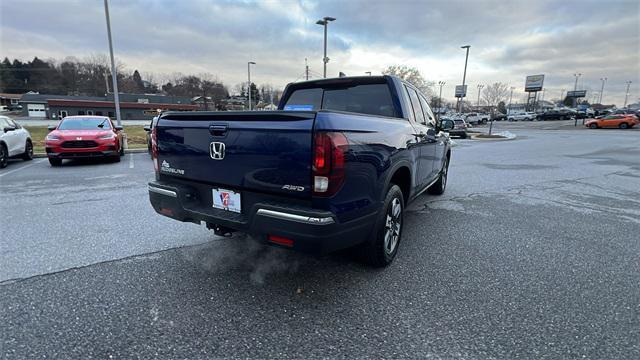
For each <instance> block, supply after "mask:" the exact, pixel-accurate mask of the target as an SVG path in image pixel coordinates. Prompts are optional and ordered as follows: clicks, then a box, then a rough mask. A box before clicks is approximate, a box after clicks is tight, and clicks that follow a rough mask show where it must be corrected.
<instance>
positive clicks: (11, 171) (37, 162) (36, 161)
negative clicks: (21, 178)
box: [0, 159, 47, 177]
mask: <svg viewBox="0 0 640 360" xmlns="http://www.w3.org/2000/svg"><path fill="white" fill-rule="evenodd" d="M45 160H47V159H40V160H34V161H33V163H31V164H29V165H25V166H23V167H21V168H17V169H13V170H9V171H7V172H6V173H2V174H0V177H3V176H7V175H9V174H12V173H14V172H16V171H20V170H24V169H26V168H28V167H32V166H33V165H38V164H39V163H41V162H43V161H45Z"/></svg>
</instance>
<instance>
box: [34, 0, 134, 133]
mask: <svg viewBox="0 0 640 360" xmlns="http://www.w3.org/2000/svg"><path fill="white" fill-rule="evenodd" d="M104 15H105V17H106V19H107V36H108V37H109V55H110V56H111V81H112V82H113V102H114V104H115V107H116V124H117V125H118V126H122V121H121V117H120V96H119V94H118V75H117V74H116V62H115V60H114V58H113V43H112V41H111V20H110V19H109V4H108V3H107V0H104ZM25 81H26V79H25Z"/></svg>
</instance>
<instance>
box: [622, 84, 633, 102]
mask: <svg viewBox="0 0 640 360" xmlns="http://www.w3.org/2000/svg"><path fill="white" fill-rule="evenodd" d="M626 84H627V91H626V92H625V93H624V106H623V108H626V107H627V100H628V99H629V86H631V80H629V81H627V82H626Z"/></svg>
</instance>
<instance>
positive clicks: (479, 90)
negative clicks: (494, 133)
mask: <svg viewBox="0 0 640 360" xmlns="http://www.w3.org/2000/svg"><path fill="white" fill-rule="evenodd" d="M483 87H484V85H482V84H478V103H477V104H476V107H477V108H478V110H480V92H481V91H482V88H483Z"/></svg>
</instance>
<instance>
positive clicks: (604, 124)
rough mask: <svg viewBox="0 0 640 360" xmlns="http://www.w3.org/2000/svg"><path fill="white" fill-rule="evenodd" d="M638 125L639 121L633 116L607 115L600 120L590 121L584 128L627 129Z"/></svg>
mask: <svg viewBox="0 0 640 360" xmlns="http://www.w3.org/2000/svg"><path fill="white" fill-rule="evenodd" d="M638 124H640V120H638V118H637V117H636V116H635V115H628V114H616V115H608V116H605V117H603V118H601V119H592V120H589V121H587V122H585V123H584V125H585V126H586V127H588V128H591V129H597V128H620V129H629V128H632V127H634V126H635V125H638Z"/></svg>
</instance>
